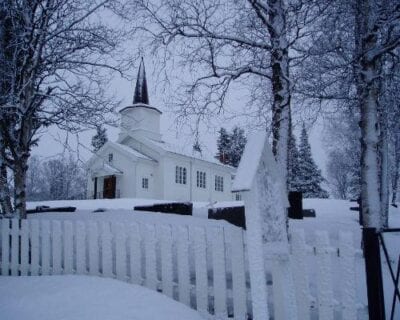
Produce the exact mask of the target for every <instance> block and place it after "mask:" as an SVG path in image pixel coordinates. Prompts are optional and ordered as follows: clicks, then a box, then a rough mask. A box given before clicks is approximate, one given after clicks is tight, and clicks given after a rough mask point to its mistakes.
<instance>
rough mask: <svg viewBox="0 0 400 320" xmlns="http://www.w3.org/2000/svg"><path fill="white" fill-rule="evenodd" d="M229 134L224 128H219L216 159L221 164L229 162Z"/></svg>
mask: <svg viewBox="0 0 400 320" xmlns="http://www.w3.org/2000/svg"><path fill="white" fill-rule="evenodd" d="M230 140H231V139H230V135H229V133H228V132H227V131H226V129H225V128H221V129H219V136H218V140H217V148H218V153H217V157H216V158H217V159H218V160H219V162H221V163H223V164H229V161H230V160H229V149H230V144H231V141H230Z"/></svg>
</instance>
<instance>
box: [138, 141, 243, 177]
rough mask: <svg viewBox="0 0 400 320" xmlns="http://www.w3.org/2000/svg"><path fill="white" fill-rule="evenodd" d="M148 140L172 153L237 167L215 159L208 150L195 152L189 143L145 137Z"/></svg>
mask: <svg viewBox="0 0 400 320" xmlns="http://www.w3.org/2000/svg"><path fill="white" fill-rule="evenodd" d="M145 139H146V140H148V141H151V142H152V143H153V144H155V145H156V146H158V147H159V148H162V149H163V150H165V151H167V152H170V153H175V154H178V155H181V156H184V157H189V158H193V159H197V160H203V161H207V162H210V163H213V164H216V165H219V166H222V167H226V168H230V169H235V170H236V168H234V167H232V166H229V165H226V164H223V163H221V162H219V161H218V160H217V159H215V158H214V157H213V155H212V154H210V152H207V151H206V150H203V151H202V152H201V153H199V152H195V151H193V149H190V150H188V146H187V145H180V146H178V145H174V144H171V143H168V142H165V141H155V140H153V139H149V138H145Z"/></svg>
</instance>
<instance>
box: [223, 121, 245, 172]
mask: <svg viewBox="0 0 400 320" xmlns="http://www.w3.org/2000/svg"><path fill="white" fill-rule="evenodd" d="M246 141H247V140H246V136H245V134H244V130H243V129H241V128H239V127H237V126H236V127H234V128H233V130H232V133H229V132H227V131H226V129H225V128H221V129H220V130H219V137H218V140H217V147H218V153H217V155H216V158H217V159H218V160H219V161H220V162H221V163H223V164H228V165H230V166H233V167H237V166H238V165H239V162H240V158H241V157H242V154H243V151H244V147H245V145H246Z"/></svg>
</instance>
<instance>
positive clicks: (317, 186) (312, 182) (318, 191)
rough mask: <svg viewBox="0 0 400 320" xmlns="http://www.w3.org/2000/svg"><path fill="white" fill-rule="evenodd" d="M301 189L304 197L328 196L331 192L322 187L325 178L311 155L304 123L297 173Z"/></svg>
mask: <svg viewBox="0 0 400 320" xmlns="http://www.w3.org/2000/svg"><path fill="white" fill-rule="evenodd" d="M297 181H298V183H299V190H298V191H301V192H303V197H304V198H328V197H329V194H328V192H326V191H325V190H324V189H322V187H321V183H322V182H323V181H324V178H323V177H322V175H321V170H319V169H318V167H317V165H316V164H315V162H314V160H313V158H312V155H311V146H310V143H309V141H308V134H307V131H306V128H305V126H304V124H303V129H302V131H301V137H300V145H299V167H298V173H297Z"/></svg>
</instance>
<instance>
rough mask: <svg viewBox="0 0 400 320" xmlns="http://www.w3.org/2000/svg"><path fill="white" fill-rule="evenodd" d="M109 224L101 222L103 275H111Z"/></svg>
mask: <svg viewBox="0 0 400 320" xmlns="http://www.w3.org/2000/svg"><path fill="white" fill-rule="evenodd" d="M111 240H112V239H111V231H110V224H109V223H107V222H103V223H102V224H101V274H102V275H103V276H104V277H112V274H113V273H112V272H113V270H112V247H111Z"/></svg>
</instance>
